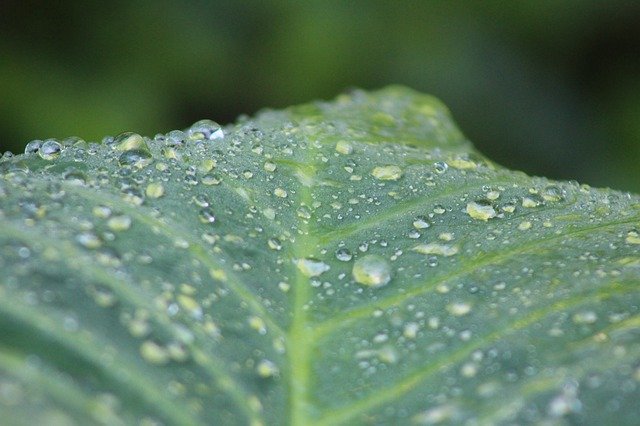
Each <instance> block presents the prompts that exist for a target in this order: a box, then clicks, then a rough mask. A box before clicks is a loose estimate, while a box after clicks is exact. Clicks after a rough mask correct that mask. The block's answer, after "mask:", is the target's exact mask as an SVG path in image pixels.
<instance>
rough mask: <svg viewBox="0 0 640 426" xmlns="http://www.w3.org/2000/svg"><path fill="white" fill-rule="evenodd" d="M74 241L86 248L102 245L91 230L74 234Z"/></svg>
mask: <svg viewBox="0 0 640 426" xmlns="http://www.w3.org/2000/svg"><path fill="white" fill-rule="evenodd" d="M76 241H77V242H78V243H79V244H80V245H81V246H83V247H86V248H88V249H96V248H98V247H100V246H101V245H102V240H100V238H98V236H97V235H96V234H94V233H92V232H82V233H80V234H78V235H76Z"/></svg>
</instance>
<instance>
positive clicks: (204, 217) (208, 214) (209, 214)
mask: <svg viewBox="0 0 640 426" xmlns="http://www.w3.org/2000/svg"><path fill="white" fill-rule="evenodd" d="M198 217H199V218H200V222H202V223H214V222H215V221H216V216H215V213H214V212H213V209H211V208H210V207H205V208H203V209H202V210H200V213H198Z"/></svg>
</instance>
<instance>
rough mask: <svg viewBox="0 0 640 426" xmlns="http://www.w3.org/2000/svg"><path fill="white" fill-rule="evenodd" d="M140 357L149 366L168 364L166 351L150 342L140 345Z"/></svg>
mask: <svg viewBox="0 0 640 426" xmlns="http://www.w3.org/2000/svg"><path fill="white" fill-rule="evenodd" d="M140 355H141V356H142V359H144V360H145V361H147V362H148V363H149V364H154V365H164V364H166V363H168V362H169V353H168V352H167V350H166V349H165V348H163V347H162V346H160V345H158V344H157V343H155V342H153V341H151V340H146V341H144V342H143V343H142V344H141V345H140Z"/></svg>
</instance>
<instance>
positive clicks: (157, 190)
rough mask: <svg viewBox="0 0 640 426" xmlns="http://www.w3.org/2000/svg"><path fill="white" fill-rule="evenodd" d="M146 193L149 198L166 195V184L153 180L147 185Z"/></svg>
mask: <svg viewBox="0 0 640 426" xmlns="http://www.w3.org/2000/svg"><path fill="white" fill-rule="evenodd" d="M145 193H146V194H147V197H149V198H160V197H162V196H163V195H164V186H162V184H161V183H160V182H152V183H150V184H149V185H147V189H146V191H145Z"/></svg>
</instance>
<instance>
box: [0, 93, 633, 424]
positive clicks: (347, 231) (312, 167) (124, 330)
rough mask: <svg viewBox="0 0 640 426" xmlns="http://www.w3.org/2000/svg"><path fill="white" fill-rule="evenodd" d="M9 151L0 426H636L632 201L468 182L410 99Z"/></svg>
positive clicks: (422, 99)
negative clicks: (578, 425)
mask: <svg viewBox="0 0 640 426" xmlns="http://www.w3.org/2000/svg"><path fill="white" fill-rule="evenodd" d="M505 125H507V123H505ZM28 148H29V150H30V151H33V152H31V153H28V154H24V155H17V156H13V157H7V156H5V157H4V158H3V159H2V160H1V161H0V174H1V176H2V179H1V180H0V224H1V226H0V270H1V271H2V274H1V278H0V336H1V337H0V415H1V416H2V419H3V423H4V424H25V425H26V424H60V425H66V424H78V425H84V424H90V423H106V424H143V425H155V424H172V425H173V424H175V425H196V424H224V425H227V424H229V425H232V424H239V425H245V424H250V425H261V424H263V425H279V424H291V425H338V424H349V425H352V424H435V423H442V424H463V423H469V424H496V423H508V424H527V423H535V424H540V423H549V424H563V423H586V424H603V423H609V422H611V421H612V419H615V422H616V424H634V423H635V422H636V421H637V419H638V418H639V416H640V406H639V405H638V403H637V401H638V399H639V398H640V315H639V313H638V309H639V308H640V294H639V292H638V290H639V289H640V287H639V286H638V283H639V282H640V231H639V229H640V198H639V197H637V196H635V195H630V194H625V193H620V192H616V191H612V190H598V189H592V188H589V187H588V186H585V185H579V184H577V183H575V182H553V181H550V180H547V179H543V178H532V177H528V176H526V175H524V174H523V173H519V172H513V171H509V170H506V169H504V168H502V167H499V166H497V165H494V164H493V163H491V162H490V161H489V160H487V159H486V158H484V157H483V156H482V155H481V154H479V153H478V152H476V151H475V150H474V149H473V148H472V146H471V145H470V143H469V142H468V141H467V140H466V139H465V138H464V136H463V135H462V134H461V133H460V132H459V131H458V130H457V129H456V127H455V125H454V124H453V122H452V120H451V119H450V117H449V113H448V112H447V110H446V108H445V107H443V106H442V105H441V104H440V103H439V102H438V101H437V100H435V99H433V98H431V97H429V96H425V95H421V94H418V93H415V92H413V91H411V90H409V89H406V88H402V87H389V88H386V89H383V90H380V91H377V92H372V93H365V92H362V91H355V92H353V93H351V94H349V95H342V96H340V97H338V98H337V99H336V100H335V101H334V102H330V103H314V104H308V105H303V106H297V107H292V108H289V109H286V110H282V111H264V112H262V113H260V114H258V115H257V117H255V118H243V119H241V120H240V121H239V122H238V123H237V124H235V125H230V126H228V127H225V128H224V129H219V128H218V127H216V125H215V123H213V122H208V121H206V122H199V123H196V125H194V126H193V127H192V128H190V129H188V130H187V131H186V132H185V133H182V132H171V133H170V134H168V135H159V136H156V137H155V138H154V139H148V138H142V137H140V136H139V135H136V134H132V133H126V134H122V135H120V136H118V137H117V138H116V139H115V140H113V139H109V138H107V139H106V140H105V143H103V144H94V143H86V142H84V141H81V140H77V139H67V140H64V141H54V140H50V141H46V142H45V143H39V142H35V143H31V144H30V145H29V147H28Z"/></svg>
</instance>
